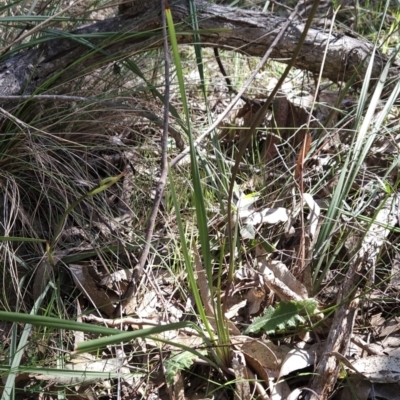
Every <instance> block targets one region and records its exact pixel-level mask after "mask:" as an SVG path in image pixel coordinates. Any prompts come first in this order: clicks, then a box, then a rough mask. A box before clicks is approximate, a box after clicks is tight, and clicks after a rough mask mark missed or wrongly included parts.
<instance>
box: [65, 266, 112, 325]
mask: <svg viewBox="0 0 400 400" xmlns="http://www.w3.org/2000/svg"><path fill="white" fill-rule="evenodd" d="M68 268H69V270H70V271H71V274H72V278H73V279H74V282H75V284H76V286H77V287H78V289H79V290H80V291H81V292H82V294H83V295H84V296H86V297H87V298H88V300H89V301H90V302H91V303H92V304H93V306H94V307H95V308H96V309H97V310H100V311H102V312H104V313H105V314H106V315H107V316H108V317H110V318H111V317H112V316H113V313H114V306H113V305H112V304H111V300H110V298H109V297H108V295H107V293H106V292H105V291H104V290H103V289H100V288H99V287H98V286H97V284H96V282H95V280H94V279H93V277H92V275H91V274H90V272H89V271H88V268H91V267H86V266H82V265H76V264H69V265H68Z"/></svg>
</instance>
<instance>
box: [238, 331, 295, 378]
mask: <svg viewBox="0 0 400 400" xmlns="http://www.w3.org/2000/svg"><path fill="white" fill-rule="evenodd" d="M232 343H233V344H234V346H235V348H237V349H238V350H240V351H242V352H243V354H244V355H245V356H246V361H247V363H248V364H249V365H250V366H251V367H252V368H254V370H255V372H256V373H257V374H258V376H260V377H261V378H262V379H264V380H266V382H268V377H269V378H276V377H278V375H279V369H280V367H281V364H282V361H283V360H284V359H285V358H286V356H287V354H288V353H289V350H290V349H289V348H288V347H286V346H283V345H282V346H277V345H276V344H274V343H272V342H270V341H266V340H261V339H254V338H250V337H248V336H236V337H234V338H232ZM260 366H261V369H260Z"/></svg>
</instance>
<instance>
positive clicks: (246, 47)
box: [0, 0, 399, 96]
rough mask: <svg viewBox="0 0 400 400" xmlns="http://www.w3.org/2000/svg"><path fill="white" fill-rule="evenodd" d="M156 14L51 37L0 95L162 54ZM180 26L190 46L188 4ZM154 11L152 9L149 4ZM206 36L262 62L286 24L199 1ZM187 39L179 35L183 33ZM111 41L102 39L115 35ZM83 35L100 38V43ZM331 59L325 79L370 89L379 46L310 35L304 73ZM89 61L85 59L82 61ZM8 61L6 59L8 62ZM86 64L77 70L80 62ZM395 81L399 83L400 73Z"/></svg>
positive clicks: (283, 45)
mask: <svg viewBox="0 0 400 400" xmlns="http://www.w3.org/2000/svg"><path fill="white" fill-rule="evenodd" d="M154 3H155V4H153V7H152V8H151V9H146V8H144V9H141V10H140V12H139V13H138V12H137V10H135V9H134V8H124V9H123V10H124V14H122V15H120V16H118V17H115V18H110V19H107V20H104V21H100V22H97V23H94V24H91V25H88V26H85V27H83V28H81V29H77V30H75V31H72V32H69V33H68V32H62V31H54V32H53V33H49V34H48V35H47V36H46V39H48V41H47V42H45V43H44V44H42V45H40V46H38V47H36V48H33V49H29V50H26V51H23V52H21V53H19V54H16V55H13V56H11V57H10V58H8V59H6V60H5V61H3V62H1V63H0V82H1V86H0V95H3V96H4V95H6V96H8V95H19V94H30V93H32V92H33V91H34V90H36V89H37V88H38V87H40V86H41V85H43V84H44V83H46V86H48V82H52V81H51V79H54V81H53V82H52V85H54V83H57V84H59V83H61V82H64V81H66V80H69V79H71V78H73V77H76V76H79V75H82V74H85V73H87V72H89V71H90V70H91V69H94V68H99V66H101V65H104V64H106V63H107V62H109V61H110V60H112V61H115V60H116V59H122V58H126V57H127V56H129V55H131V54H134V53H137V52H139V51H144V50H146V49H149V48H155V47H160V46H161V44H162V40H161V23H160V21H161V20H160V10H158V9H157V7H156V4H158V2H154ZM171 3H172V4H171V10H172V14H173V17H174V21H175V23H177V24H179V23H180V28H182V30H184V31H185V33H186V34H182V35H179V41H180V43H190V42H191V41H192V36H191V35H188V34H187V32H188V31H190V16H189V14H190V13H189V7H188V2H187V0H178V1H175V2H171ZM145 4H151V2H150V3H149V2H145ZM197 9H198V20H199V28H200V30H201V32H202V33H201V40H202V44H203V46H211V47H221V48H225V49H228V50H233V51H239V52H242V53H245V54H248V55H251V56H262V55H263V54H264V53H265V51H266V49H267V48H268V47H269V46H270V45H271V43H272V41H273V39H274V37H275V36H276V34H277V32H278V31H279V29H280V28H281V26H282V25H283V24H284V22H285V19H284V18H281V17H277V16H275V15H273V14H269V13H262V12H257V11H252V10H240V9H236V8H230V7H224V6H218V5H215V4H208V3H207V2H205V1H202V0H197ZM303 28H304V24H303V23H302V22H293V23H292V24H291V25H290V28H289V29H288V31H287V32H286V33H285V35H284V37H283V39H282V40H281V41H280V43H279V46H278V47H277V48H276V49H275V50H274V51H273V52H272V58H274V59H276V60H278V61H281V62H286V61H288V60H289V59H290V58H291V55H292V52H293V50H294V48H295V46H296V43H297V42H298V39H299V37H300V35H301V32H302V30H303ZM178 31H179V28H178ZM112 32H114V35H112V37H111V36H110V35H107V36H105V35H103V38H101V37H100V36H101V35H99V34H101V33H104V34H106V33H112ZM81 34H97V38H96V37H95V36H93V37H86V38H85V40H81V39H80V38H79V35H81ZM326 48H327V57H326V62H325V65H324V69H323V76H324V77H325V78H328V79H330V80H332V81H334V82H339V81H348V80H349V79H350V78H351V76H352V74H353V73H354V72H355V71H356V70H357V71H358V72H357V78H356V81H355V83H354V84H355V85H360V84H361V83H362V82H363V79H364V76H365V71H366V68H367V66H368V63H369V60H370V54H371V50H372V45H371V44H370V43H368V42H366V41H364V40H361V39H357V38H354V37H350V36H347V35H344V34H342V33H337V32H334V33H333V34H332V35H331V36H329V34H328V32H327V31H324V30H321V29H310V30H309V32H308V35H307V39H306V42H305V44H304V46H303V48H302V51H301V54H300V56H299V57H298V58H297V60H296V67H298V68H302V69H306V70H308V71H311V72H314V73H317V72H319V71H320V69H321V65H322V60H323V55H324V51H325V49H326ZM83 56H85V58H84V59H82V57H83ZM3 58H4V55H3ZM78 59H81V61H80V62H79V63H77V65H74V63H75V61H76V60H78ZM386 60H387V59H386V57H385V56H384V55H382V54H380V53H378V54H377V55H376V57H375V60H374V64H373V66H374V67H373V72H372V78H373V79H376V78H378V77H379V74H380V72H381V70H382V68H383V65H384V64H385V62H386ZM392 74H393V76H398V74H399V72H398V70H397V66H395V67H393V71H392Z"/></svg>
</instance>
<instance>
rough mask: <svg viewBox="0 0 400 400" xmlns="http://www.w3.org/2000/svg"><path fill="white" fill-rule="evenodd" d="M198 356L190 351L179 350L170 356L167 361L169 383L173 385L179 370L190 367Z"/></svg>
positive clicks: (166, 374)
mask: <svg viewBox="0 0 400 400" xmlns="http://www.w3.org/2000/svg"><path fill="white" fill-rule="evenodd" d="M196 358H197V356H196V355H195V354H193V353H190V352H188V351H183V352H177V353H176V354H175V355H174V356H172V357H171V358H169V359H168V360H167V361H166V362H165V363H164V366H165V378H166V380H167V383H168V384H169V385H173V383H174V377H175V375H176V373H177V372H178V371H182V370H183V369H185V368H189V367H190V366H191V365H192V364H193V361H194V360H195V359H196Z"/></svg>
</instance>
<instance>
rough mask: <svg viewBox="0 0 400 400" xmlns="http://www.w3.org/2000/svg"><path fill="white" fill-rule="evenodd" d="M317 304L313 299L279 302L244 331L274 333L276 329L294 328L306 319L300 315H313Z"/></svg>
mask: <svg viewBox="0 0 400 400" xmlns="http://www.w3.org/2000/svg"><path fill="white" fill-rule="evenodd" d="M317 306H318V303H317V301H316V300H315V299H304V300H299V301H289V302H288V303H285V302H280V303H279V304H278V305H277V307H276V309H274V308H272V307H271V306H270V307H268V308H267V310H266V311H265V313H264V315H263V316H262V317H258V318H255V319H254V321H253V323H252V324H251V325H250V326H249V327H248V328H247V329H246V331H245V333H258V332H260V331H265V332H266V333H267V334H274V333H275V332H276V330H278V331H284V330H285V329H286V328H295V327H296V326H297V325H298V324H299V323H301V324H304V323H305V321H306V320H305V318H304V317H303V316H302V315H314V314H315V312H316V310H317Z"/></svg>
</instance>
